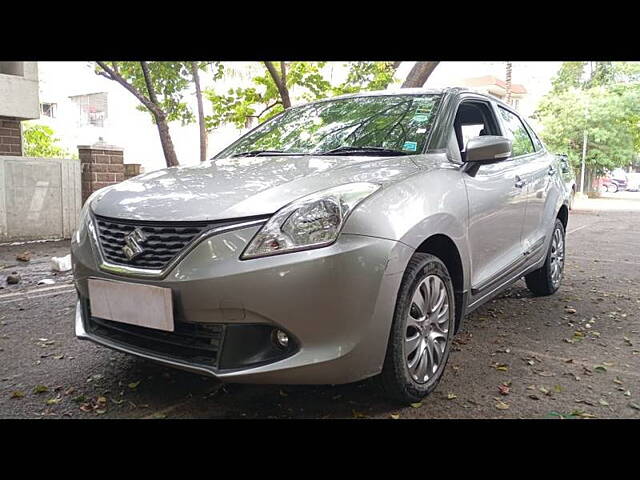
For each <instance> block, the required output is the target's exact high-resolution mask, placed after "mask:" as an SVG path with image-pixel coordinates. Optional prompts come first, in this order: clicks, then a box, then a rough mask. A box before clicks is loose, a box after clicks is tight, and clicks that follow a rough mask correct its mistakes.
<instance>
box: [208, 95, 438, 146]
mask: <svg viewBox="0 0 640 480" xmlns="http://www.w3.org/2000/svg"><path fill="white" fill-rule="evenodd" d="M439 101H440V95H431V94H426V95H375V96H362V97H351V98H344V99H335V100H328V101H323V102H318V103H312V104H309V105H303V106H300V107H294V108H291V109H289V110H287V111H285V112H284V113H283V114H282V115H280V116H278V117H275V118H273V119H271V120H269V121H267V122H265V123H264V124H262V125H260V126H259V127H258V128H256V129H255V130H253V131H251V132H249V133H248V134H247V135H245V136H244V137H242V138H241V139H240V140H238V142H236V143H235V144H233V145H232V146H231V147H229V148H227V149H225V150H223V151H222V152H221V153H220V154H218V155H217V157H218V158H221V157H224V156H231V155H234V154H238V153H241V152H246V151H251V150H259V149H269V150H272V151H279V152H283V153H288V154H294V153H306V154H308V153H321V152H327V151H329V150H333V149H337V148H349V147H374V148H384V149H393V150H397V151H399V152H403V153H407V154H412V153H413V154H416V153H421V152H422V150H423V148H424V146H425V144H426V140H427V138H428V134H429V131H430V129H431V126H432V125H433V120H434V117H435V113H436V111H437V106H438V104H439Z"/></svg>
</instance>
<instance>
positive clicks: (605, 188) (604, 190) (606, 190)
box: [600, 184, 609, 193]
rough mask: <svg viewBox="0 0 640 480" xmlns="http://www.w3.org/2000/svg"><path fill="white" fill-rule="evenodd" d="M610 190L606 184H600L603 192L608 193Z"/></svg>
mask: <svg viewBox="0 0 640 480" xmlns="http://www.w3.org/2000/svg"><path fill="white" fill-rule="evenodd" d="M608 191H609V188H608V187H607V186H606V185H605V184H602V185H600V192H601V193H607V192H608Z"/></svg>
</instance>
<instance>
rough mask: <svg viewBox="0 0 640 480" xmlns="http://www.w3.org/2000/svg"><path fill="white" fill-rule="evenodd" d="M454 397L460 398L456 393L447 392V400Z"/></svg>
mask: <svg viewBox="0 0 640 480" xmlns="http://www.w3.org/2000/svg"><path fill="white" fill-rule="evenodd" d="M454 398H458V396H457V395H456V394H455V393H449V394H447V400H453V399H454Z"/></svg>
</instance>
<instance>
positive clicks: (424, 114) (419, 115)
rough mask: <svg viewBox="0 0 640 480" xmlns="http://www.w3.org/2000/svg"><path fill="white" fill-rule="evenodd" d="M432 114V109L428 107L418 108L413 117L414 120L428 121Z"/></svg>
mask: <svg viewBox="0 0 640 480" xmlns="http://www.w3.org/2000/svg"><path fill="white" fill-rule="evenodd" d="M430 114H431V110H430V109H427V108H420V107H418V108H416V112H415V113H414V114H413V118H412V119H411V120H412V121H414V122H419V123H422V122H426V121H428V120H429V115H430Z"/></svg>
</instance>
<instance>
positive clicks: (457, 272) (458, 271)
mask: <svg viewBox="0 0 640 480" xmlns="http://www.w3.org/2000/svg"><path fill="white" fill-rule="evenodd" d="M416 252H420V253H428V254H431V255H434V256H436V257H438V258H439V259H440V260H442V262H443V263H444V264H445V265H446V267H447V270H448V271H449V275H450V276H451V282H452V283H453V291H454V297H455V306H456V318H455V321H456V325H455V329H454V333H457V332H458V329H459V327H460V324H461V323H462V314H463V307H464V305H463V302H464V285H465V283H464V280H465V278H464V268H463V265H462V257H461V256H460V251H459V249H458V247H457V245H456V244H455V242H454V241H453V240H452V239H451V238H450V237H449V236H447V235H444V234H441V233H438V234H434V235H431V236H430V237H429V238H427V239H426V240H424V241H423V242H422V243H421V244H420V245H419V246H418V248H416Z"/></svg>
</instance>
